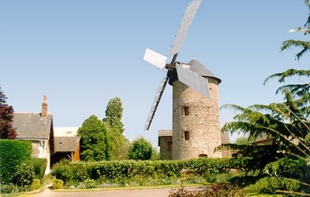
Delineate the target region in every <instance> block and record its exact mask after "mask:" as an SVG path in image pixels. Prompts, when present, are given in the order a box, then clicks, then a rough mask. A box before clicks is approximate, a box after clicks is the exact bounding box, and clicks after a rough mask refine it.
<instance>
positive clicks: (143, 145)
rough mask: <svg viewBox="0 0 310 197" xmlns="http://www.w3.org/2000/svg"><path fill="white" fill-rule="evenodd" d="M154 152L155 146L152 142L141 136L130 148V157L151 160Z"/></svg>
mask: <svg viewBox="0 0 310 197" xmlns="http://www.w3.org/2000/svg"><path fill="white" fill-rule="evenodd" d="M152 153H153V147H152V144H151V142H149V141H147V140H145V139H144V138H142V137H141V138H138V139H136V140H134V141H133V143H132V146H131V148H130V149H129V159H134V160H149V159H151V158H152Z"/></svg>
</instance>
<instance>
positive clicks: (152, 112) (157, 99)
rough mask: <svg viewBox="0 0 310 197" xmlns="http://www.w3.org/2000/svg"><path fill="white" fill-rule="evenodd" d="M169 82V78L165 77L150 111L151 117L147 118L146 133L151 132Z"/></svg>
mask: <svg viewBox="0 0 310 197" xmlns="http://www.w3.org/2000/svg"><path fill="white" fill-rule="evenodd" d="M167 82H168V76H165V78H164V79H163V80H162V82H161V84H160V86H159V87H158V90H157V93H156V96H155V99H154V102H153V105H152V107H151V110H150V114H149V116H148V118H147V121H146V124H145V127H144V130H146V131H147V130H149V128H150V126H151V123H152V121H153V118H154V115H155V112H156V109H157V107H158V104H159V102H160V99H161V96H162V95H163V93H164V90H165V87H166V85H167Z"/></svg>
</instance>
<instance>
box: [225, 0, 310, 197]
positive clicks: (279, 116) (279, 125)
mask: <svg viewBox="0 0 310 197" xmlns="http://www.w3.org/2000/svg"><path fill="white" fill-rule="evenodd" d="M305 2H306V5H307V6H308V8H309V9H310V1H309V0H306V1H305ZM309 24H310V16H309V17H308V20H307V22H306V24H305V25H304V28H298V29H297V30H296V31H303V32H304V34H305V35H307V34H308V33H309V32H310V29H309ZM292 46H293V47H302V50H301V51H300V52H298V53H297V54H296V59H297V60H299V59H300V58H301V57H302V56H303V55H304V54H305V52H308V51H309V50H310V42H308V41H299V40H298V41H296V40H286V41H284V42H283V44H282V47H281V50H282V51H283V50H286V49H289V48H290V47H292ZM294 76H299V77H302V76H303V77H305V78H306V79H308V78H309V76H310V70H296V69H289V70H286V71H284V72H282V73H276V74H273V75H271V76H269V77H268V78H267V79H266V80H265V82H264V84H266V83H267V82H268V81H269V80H270V79H274V78H278V82H279V83H284V82H285V80H286V79H287V78H289V77H294ZM309 90H310V83H309V81H308V82H305V83H301V84H285V85H283V86H280V87H279V88H278V89H277V91H276V93H277V94H279V93H281V94H283V95H284V101H283V102H281V103H271V104H269V105H259V104H255V105H251V106H249V107H246V108H244V107H241V106H238V105H225V106H223V107H222V108H230V109H234V110H236V111H238V112H239V113H238V114H237V115H235V116H234V120H233V121H232V122H228V123H226V124H225V125H224V126H223V128H222V130H223V131H230V132H231V133H234V132H238V133H239V132H240V131H241V132H244V133H246V134H248V136H249V137H252V138H254V139H256V138H257V137H260V136H262V135H267V136H268V138H269V139H270V140H271V141H272V145H266V146H253V145H249V146H246V147H244V146H243V147H240V146H231V145H228V146H230V147H234V148H235V149H237V150H238V151H239V154H240V155H241V156H242V157H244V156H247V157H249V156H250V158H252V160H255V159H257V157H258V156H259V157H262V156H265V157H264V158H265V159H267V160H265V159H263V158H261V159H260V160H263V161H264V163H263V165H260V166H259V168H261V169H262V171H263V172H264V174H265V177H264V178H262V179H260V180H259V181H258V182H257V184H255V185H254V186H253V187H249V188H252V189H253V188H255V189H256V190H257V188H259V187H261V185H262V184H261V183H263V182H265V183H266V184H265V185H268V183H271V181H272V182H273V185H272V186H269V189H270V188H272V187H274V188H273V189H275V191H272V192H278V193H284V194H291V195H304V194H305V193H304V192H309V191H310V185H309V184H308V183H306V182H308V180H310V175H309V174H310V168H309V164H310V120H309V115H310V92H309ZM257 148H260V149H262V150H263V151H261V152H260V154H257V153H256V154H253V152H254V151H253V150H257ZM249 149H251V150H252V151H251V152H250V153H252V154H249V151H248V150H249ZM255 155H257V156H255ZM268 158H273V161H272V160H270V159H269V160H268ZM266 161H267V162H266ZM256 167H257V166H256ZM260 184H261V185H260ZM288 185H289V186H288ZM293 185H294V187H292V186H293ZM290 187H291V188H290ZM264 189H266V188H262V187H261V188H260V189H259V191H266V190H264ZM288 190H289V191H288ZM269 191H270V190H269Z"/></svg>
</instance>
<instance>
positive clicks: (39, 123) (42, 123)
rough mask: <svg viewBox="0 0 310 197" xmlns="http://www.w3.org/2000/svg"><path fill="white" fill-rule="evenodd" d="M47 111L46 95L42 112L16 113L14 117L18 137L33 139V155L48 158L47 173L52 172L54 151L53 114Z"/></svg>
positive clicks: (20, 138)
mask: <svg viewBox="0 0 310 197" xmlns="http://www.w3.org/2000/svg"><path fill="white" fill-rule="evenodd" d="M47 112H48V111H47V98H46V96H44V100H43V103H42V110H41V112H39V113H33V112H31V113H14V118H13V128H15V129H16V134H17V137H16V139H17V140H29V141H31V143H32V156H33V157H36V158H46V159H47V168H46V171H45V173H46V174H47V173H49V172H50V161H51V160H50V158H51V155H52V154H53V151H54V126H53V115H52V114H49V113H47Z"/></svg>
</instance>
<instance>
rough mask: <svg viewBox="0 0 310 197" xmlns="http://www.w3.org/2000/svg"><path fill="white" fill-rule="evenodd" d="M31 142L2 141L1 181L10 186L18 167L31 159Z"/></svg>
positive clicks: (0, 142) (0, 152) (0, 155)
mask: <svg viewBox="0 0 310 197" xmlns="http://www.w3.org/2000/svg"><path fill="white" fill-rule="evenodd" d="M31 153H32V146H31V142H30V141H17V140H0V181H1V184H8V183H10V182H11V181H12V180H13V178H14V177H13V174H14V172H15V171H16V169H17V166H18V165H19V164H20V163H21V162H22V161H25V160H28V159H30V158H31Z"/></svg>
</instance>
